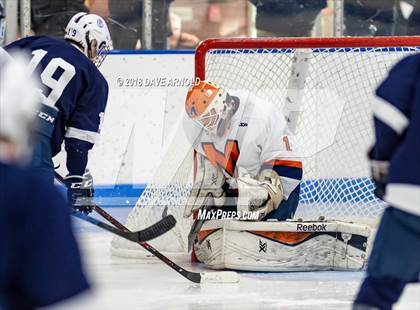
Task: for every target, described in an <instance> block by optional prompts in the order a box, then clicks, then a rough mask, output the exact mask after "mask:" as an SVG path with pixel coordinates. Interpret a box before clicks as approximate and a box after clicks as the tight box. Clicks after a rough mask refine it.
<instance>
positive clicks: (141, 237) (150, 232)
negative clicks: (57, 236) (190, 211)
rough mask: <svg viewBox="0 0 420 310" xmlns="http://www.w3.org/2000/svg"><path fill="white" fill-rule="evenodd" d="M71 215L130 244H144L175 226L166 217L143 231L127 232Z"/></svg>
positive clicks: (88, 218) (170, 218)
mask: <svg viewBox="0 0 420 310" xmlns="http://www.w3.org/2000/svg"><path fill="white" fill-rule="evenodd" d="M72 215H73V216H75V217H77V218H79V219H81V220H84V221H86V222H89V223H91V224H93V225H95V226H98V227H100V228H102V229H104V230H106V231H109V232H111V233H113V234H116V235H118V236H120V237H122V238H124V239H127V240H129V241H132V242H145V241H149V240H151V239H154V238H157V237H159V236H161V235H163V234H164V233H166V232H168V231H169V230H171V229H172V228H173V227H174V226H175V224H176V220H175V218H174V217H173V216H172V215H168V216H167V217H165V218H163V219H161V220H160V221H159V222H157V223H155V224H153V225H152V226H149V227H147V228H145V229H143V230H140V231H134V232H129V231H122V230H121V229H118V228H115V227H113V226H111V225H108V224H106V223H104V222H101V221H99V220H97V219H95V218H93V217H91V216H89V215H86V214H84V213H82V212H79V211H73V212H72Z"/></svg>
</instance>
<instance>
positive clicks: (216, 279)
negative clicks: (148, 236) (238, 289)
mask: <svg viewBox="0 0 420 310" xmlns="http://www.w3.org/2000/svg"><path fill="white" fill-rule="evenodd" d="M55 176H56V178H57V180H58V181H60V183H62V181H63V177H62V176H61V175H59V174H58V173H57V172H55ZM93 209H94V210H95V211H96V212H97V213H98V214H99V215H101V216H102V217H103V218H104V219H106V220H107V221H108V222H110V223H111V224H112V225H114V226H115V227H116V228H118V229H120V230H121V231H123V232H130V231H129V230H128V229H127V228H126V227H125V226H124V225H123V224H121V223H120V222H119V221H117V220H116V219H115V218H114V217H113V216H112V215H110V214H109V213H108V212H106V211H105V210H104V209H102V208H100V207H99V206H97V205H95V206H94V207H93ZM137 243H138V244H139V245H140V246H142V247H143V248H144V249H145V250H146V251H148V252H149V253H151V254H153V255H154V256H156V257H157V258H158V259H160V260H161V261H162V262H164V263H165V264H166V265H168V266H169V267H171V268H172V269H173V270H175V271H176V272H177V273H179V274H180V275H182V276H183V277H185V278H186V279H188V280H190V281H191V282H194V283H237V282H239V276H238V274H237V273H236V272H234V271H217V272H193V271H189V270H186V269H184V268H183V267H181V266H179V265H177V264H176V263H175V262H173V261H172V260H170V259H169V258H168V257H166V256H165V255H163V254H162V253H161V252H159V251H158V250H156V249H155V248H154V247H152V246H151V245H150V244H149V243H147V242H137Z"/></svg>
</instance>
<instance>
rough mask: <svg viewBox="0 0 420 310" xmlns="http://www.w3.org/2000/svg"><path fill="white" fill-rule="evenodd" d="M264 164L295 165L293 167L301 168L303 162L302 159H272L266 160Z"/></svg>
mask: <svg viewBox="0 0 420 310" xmlns="http://www.w3.org/2000/svg"><path fill="white" fill-rule="evenodd" d="M263 165H264V166H285V167H293V168H300V169H302V162H301V161H295V160H280V159H275V160H270V161H266V162H264V164H263Z"/></svg>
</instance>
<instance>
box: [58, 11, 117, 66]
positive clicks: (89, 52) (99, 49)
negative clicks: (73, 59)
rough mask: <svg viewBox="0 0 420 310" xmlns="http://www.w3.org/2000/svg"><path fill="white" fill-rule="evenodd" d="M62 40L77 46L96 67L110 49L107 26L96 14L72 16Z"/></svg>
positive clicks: (110, 43) (110, 41)
mask: <svg viewBox="0 0 420 310" xmlns="http://www.w3.org/2000/svg"><path fill="white" fill-rule="evenodd" d="M64 38H65V39H66V40H69V41H71V42H73V43H74V44H76V45H77V46H79V48H81V49H82V50H83V52H84V53H85V55H86V56H87V57H88V58H89V59H91V60H92V61H93V63H94V64H95V65H96V66H97V67H99V66H100V65H101V64H102V62H103V61H104V60H105V57H106V54H107V52H108V51H109V50H111V49H112V40H111V35H110V34H109V30H108V26H107V25H106V22H105V21H104V19H103V18H102V17H100V16H98V15H96V14H88V13H84V12H81V13H77V14H76V15H74V16H73V17H72V18H71V19H70V21H69V23H68V24H67V27H66V34H65V35H64Z"/></svg>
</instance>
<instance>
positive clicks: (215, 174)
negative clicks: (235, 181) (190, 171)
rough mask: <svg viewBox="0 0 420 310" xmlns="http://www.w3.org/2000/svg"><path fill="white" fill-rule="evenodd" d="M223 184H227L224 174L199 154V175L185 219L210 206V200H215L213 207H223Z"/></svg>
mask: <svg viewBox="0 0 420 310" xmlns="http://www.w3.org/2000/svg"><path fill="white" fill-rule="evenodd" d="M223 184H225V177H224V175H223V174H222V172H221V171H220V170H219V169H218V168H216V167H215V166H213V165H212V163H211V162H210V161H209V160H208V159H207V158H206V157H204V156H202V155H200V154H197V173H196V176H195V182H194V185H193V189H192V191H191V194H190V197H189V198H188V201H187V205H186V206H185V210H184V217H186V218H188V217H190V216H191V214H193V213H194V212H195V211H197V210H199V209H201V208H202V207H204V206H206V205H209V201H208V199H212V200H213V203H212V204H213V206H215V207H222V206H223V205H224V202H225V192H224V190H223Z"/></svg>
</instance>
